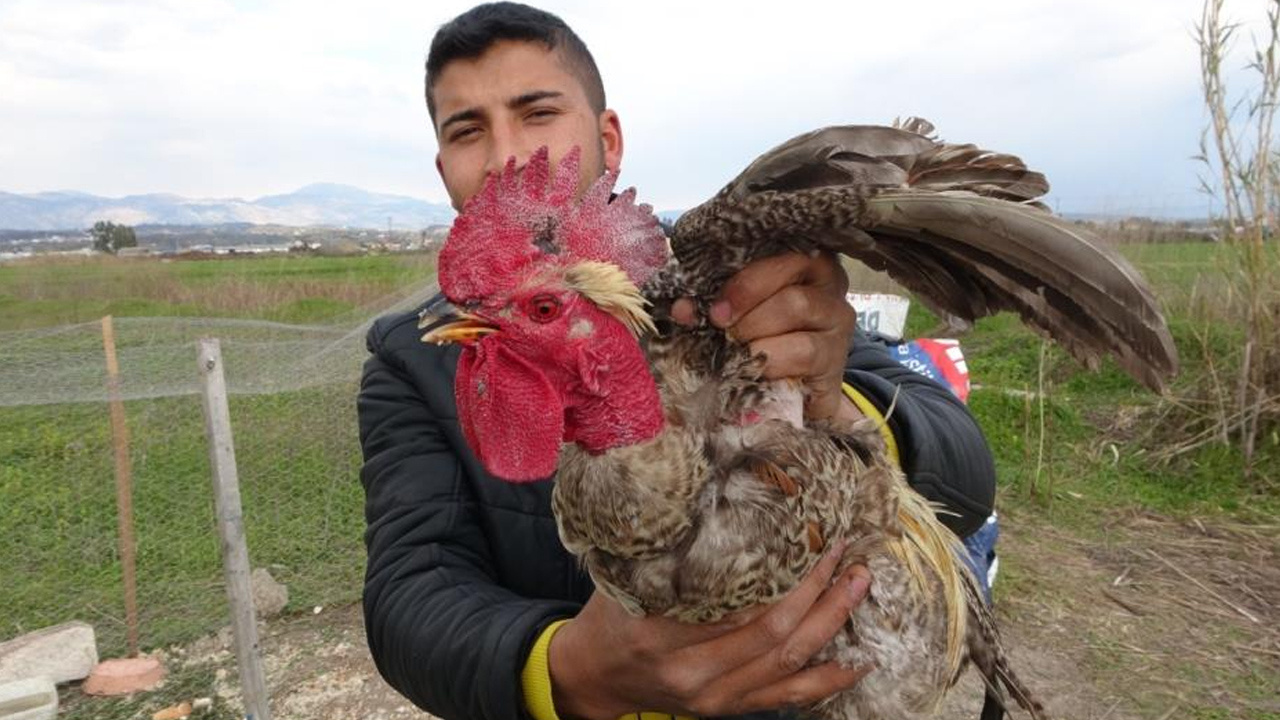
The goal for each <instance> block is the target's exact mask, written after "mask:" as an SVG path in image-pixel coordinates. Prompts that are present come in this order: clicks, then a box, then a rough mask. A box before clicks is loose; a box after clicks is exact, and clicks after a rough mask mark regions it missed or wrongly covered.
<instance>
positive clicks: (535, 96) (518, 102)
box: [507, 90, 564, 110]
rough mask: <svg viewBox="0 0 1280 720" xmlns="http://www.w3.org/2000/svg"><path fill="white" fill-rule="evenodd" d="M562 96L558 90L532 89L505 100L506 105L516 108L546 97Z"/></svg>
mask: <svg viewBox="0 0 1280 720" xmlns="http://www.w3.org/2000/svg"><path fill="white" fill-rule="evenodd" d="M563 96H564V93H562V92H560V91H559V90H533V91H531V92H527V93H524V94H521V95H517V96H515V97H513V98H511V99H510V100H508V101H507V107H509V108H511V109H513V110H514V109H516V108H520V107H524V106H525V105H532V104H533V103H536V102H538V101H539V100H546V99H548V98H559V97H563Z"/></svg>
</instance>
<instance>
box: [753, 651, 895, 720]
mask: <svg viewBox="0 0 1280 720" xmlns="http://www.w3.org/2000/svg"><path fill="white" fill-rule="evenodd" d="M874 669H875V667H874V666H871V665H862V666H859V667H853V668H844V667H840V665H839V664H838V663H836V662H829V663H824V664H822V665H819V666H817V667H813V668H809V669H807V670H803V671H801V672H798V673H796V674H794V675H791V676H790V677H787V678H786V679H784V680H781V681H779V682H777V683H774V684H772V685H769V686H767V687H764V688H761V689H759V690H756V691H754V692H749V693H748V694H747V695H746V696H745V697H744V698H743V701H742V706H741V707H740V708H736V709H735V711H736V712H740V713H745V712H754V711H757V710H775V709H779V708H791V707H803V706H805V705H810V704H812V703H816V702H818V701H819V700H822V699H825V698H828V697H831V696H832V695H835V694H836V693H838V692H840V691H842V690H848V689H849V688H851V687H853V686H854V685H857V684H858V683H859V682H860V681H861V680H862V678H864V677H866V676H867V673H869V672H871V671H872V670H874Z"/></svg>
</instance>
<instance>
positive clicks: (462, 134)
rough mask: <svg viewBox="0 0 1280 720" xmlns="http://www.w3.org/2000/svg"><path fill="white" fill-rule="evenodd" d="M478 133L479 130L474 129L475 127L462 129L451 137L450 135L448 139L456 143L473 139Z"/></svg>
mask: <svg viewBox="0 0 1280 720" xmlns="http://www.w3.org/2000/svg"><path fill="white" fill-rule="evenodd" d="M479 132H480V128H476V127H468V128H462V129H460V130H458V131H456V132H454V133H453V134H452V135H450V136H449V139H450V140H452V141H454V142H457V141H458V140H465V139H467V138H469V137H473V136H475V135H476V134H477V133H479Z"/></svg>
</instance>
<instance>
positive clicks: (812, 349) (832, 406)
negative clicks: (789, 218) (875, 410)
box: [671, 253, 858, 419]
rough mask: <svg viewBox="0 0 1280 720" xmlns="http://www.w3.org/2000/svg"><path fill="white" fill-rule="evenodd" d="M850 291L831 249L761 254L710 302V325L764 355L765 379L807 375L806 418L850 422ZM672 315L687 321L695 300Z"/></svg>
mask: <svg viewBox="0 0 1280 720" xmlns="http://www.w3.org/2000/svg"><path fill="white" fill-rule="evenodd" d="M848 290H849V278H848V276H846V275H845V272H844V268H842V267H840V263H839V262H838V261H837V259H836V258H835V256H833V255H831V254H830V253H815V254H813V255H801V254H800V253H789V254H786V255H778V256H775V257H770V258H764V259H761V260H756V261H755V262H753V263H751V264H749V265H747V266H746V267H744V268H743V269H742V270H740V271H739V272H738V273H737V274H736V275H734V276H733V277H732V278H730V279H729V281H728V282H727V283H725V286H724V288H723V290H722V291H721V293H720V297H719V298H717V299H716V301H715V302H714V303H712V305H711V323H712V324H713V325H715V326H716V327H720V328H724V329H725V330H726V331H728V332H729V334H730V335H732V336H733V337H734V338H736V339H737V340H740V341H742V342H745V343H748V344H749V345H750V347H751V350H752V352H756V353H764V355H765V358H766V360H765V366H764V373H765V377H767V378H769V379H771V380H775V379H779V378H796V379H799V380H802V381H803V382H804V383H805V385H806V387H807V388H808V391H809V395H808V403H807V404H806V406H805V415H806V416H808V417H809V418H812V419H826V418H831V417H833V416H838V417H841V418H846V419H853V418H856V417H857V416H858V413H857V410H856V408H854V407H853V404H852V403H850V402H849V400H848V399H847V398H845V397H844V394H843V392H841V389H840V385H841V383H842V382H843V380H844V361H845V357H846V355H847V353H848V351H849V338H850V337H851V336H852V335H853V329H854V327H855V326H856V325H857V322H858V315H857V313H856V312H855V311H854V309H853V308H852V307H851V306H850V305H849V303H848V302H846V301H845V293H846V292H848ZM671 314H672V317H673V318H674V319H675V321H676V322H679V323H683V324H686V325H687V324H690V323H692V322H693V319H694V306H693V303H692V302H691V301H689V300H680V301H678V302H676V304H675V305H674V307H672V309H671ZM851 413H852V414H851Z"/></svg>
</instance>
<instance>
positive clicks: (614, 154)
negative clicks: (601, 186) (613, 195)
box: [600, 110, 622, 172]
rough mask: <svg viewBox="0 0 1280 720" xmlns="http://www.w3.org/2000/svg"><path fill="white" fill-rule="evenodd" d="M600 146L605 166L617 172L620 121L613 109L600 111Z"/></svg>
mask: <svg viewBox="0 0 1280 720" xmlns="http://www.w3.org/2000/svg"><path fill="white" fill-rule="evenodd" d="M600 146H601V147H602V148H604V166H605V168H606V169H608V170H612V171H613V172H617V171H618V168H620V167H622V122H621V121H620V120H618V113H616V112H614V111H613V110H605V111H604V112H602V113H600Z"/></svg>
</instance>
